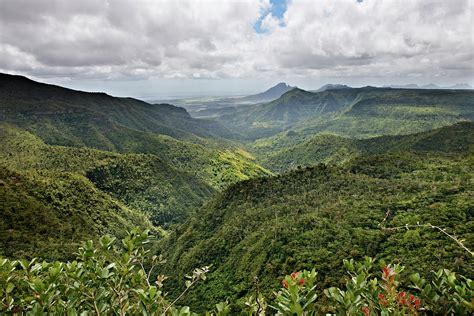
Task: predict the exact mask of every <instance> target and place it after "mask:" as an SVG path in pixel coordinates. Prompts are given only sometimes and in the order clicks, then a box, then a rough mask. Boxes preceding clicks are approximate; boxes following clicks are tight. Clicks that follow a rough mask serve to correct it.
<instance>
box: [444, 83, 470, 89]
mask: <svg viewBox="0 0 474 316" xmlns="http://www.w3.org/2000/svg"><path fill="white" fill-rule="evenodd" d="M446 89H472V86H471V85H469V84H467V83H457V84H455V85H452V86H449V87H446Z"/></svg>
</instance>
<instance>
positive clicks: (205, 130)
mask: <svg viewBox="0 0 474 316" xmlns="http://www.w3.org/2000/svg"><path fill="white" fill-rule="evenodd" d="M0 102H1V108H0V109H1V111H2V114H3V116H2V121H10V122H15V123H16V124H18V125H21V126H25V127H27V128H29V129H30V130H33V129H35V128H36V129H42V130H47V131H48V132H50V133H53V134H54V135H52V136H51V137H54V141H55V143H61V142H62V144H71V143H73V142H74V141H77V142H83V143H86V144H87V143H88V145H90V144H91V143H92V142H95V145H97V147H98V148H99V149H110V146H113V144H110V142H108V141H107V139H106V138H107V136H106V135H104V132H106V131H107V130H111V129H117V128H127V129H133V130H138V131H141V132H152V133H159V134H163V135H168V136H171V137H173V138H176V139H184V140H191V141H193V142H199V137H219V136H224V137H227V138H232V135H231V134H230V133H229V131H227V130H226V129H225V128H224V127H222V126H220V125H219V124H217V123H215V122H212V121H209V120H196V119H193V118H191V117H190V116H189V114H188V113H187V112H186V110H185V109H183V108H179V107H175V106H173V105H170V104H149V103H146V102H143V101H140V100H137V99H133V98H117V97H112V96H109V95H107V94H105V93H89V92H82V91H75V90H71V89H66V88H63V87H59V86H54V85H49V84H44V83H39V82H35V81H32V80H30V79H28V78H25V77H22V76H14V75H7V74H0ZM31 117H34V118H35V123H36V124H34V125H33V126H32V124H30V123H31V122H29V121H28V119H29V118H31ZM71 123H73V124H71ZM36 125H38V126H36ZM59 125H60V126H61V128H62V129H66V130H67V132H65V131H62V130H61V131H58V130H57V127H58V126H59ZM55 132H57V133H55ZM84 133H86V134H87V135H84ZM83 135H84V136H87V137H83ZM103 138H105V139H103Z"/></svg>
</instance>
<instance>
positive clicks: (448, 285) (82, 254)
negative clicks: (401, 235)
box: [0, 229, 474, 316]
mask: <svg viewBox="0 0 474 316" xmlns="http://www.w3.org/2000/svg"><path fill="white" fill-rule="evenodd" d="M152 237H153V236H152V235H150V234H149V231H147V230H145V231H141V230H139V229H134V230H132V231H130V232H129V233H127V235H126V236H125V237H124V238H123V239H122V240H121V242H120V243H118V242H117V241H116V238H114V237H111V236H109V235H106V236H103V237H101V238H100V239H99V242H98V243H97V244H94V242H93V241H92V240H90V241H87V242H84V243H83V244H82V246H81V247H80V248H79V249H78V251H77V257H76V259H75V260H74V261H68V262H58V261H53V262H46V261H39V260H36V259H33V260H30V261H28V260H10V259H2V258H0V312H1V313H2V314H10V315H23V314H25V315H46V314H55V315H112V314H114V315H197V314H195V313H193V312H192V311H191V309H190V308H189V307H187V306H185V305H186V294H187V292H188V291H192V287H193V286H194V285H195V284H196V283H198V282H206V274H207V273H208V272H209V270H210V269H212V268H210V267H203V268H196V269H194V270H193V271H191V273H190V275H188V276H186V281H185V286H186V288H185V290H184V291H183V292H182V293H181V294H180V295H179V296H178V297H176V298H174V299H172V298H169V297H168V296H167V293H166V287H167V286H169V284H167V281H166V280H167V277H166V276H164V275H157V274H156V273H155V271H156V270H154V269H155V268H156V266H157V265H159V264H162V263H163V258H161V257H158V256H156V255H153V256H151V252H150V245H152V243H151V239H152ZM343 266H344V268H345V270H346V271H347V275H346V284H345V286H344V287H342V288H336V287H330V288H326V289H322V288H321V287H320V285H319V284H318V283H317V268H314V269H312V270H311V271H308V270H303V271H298V272H293V273H291V275H287V276H285V277H284V278H283V279H282V280H281V286H280V289H279V290H278V291H276V292H274V293H273V295H272V297H264V296H263V295H262V293H260V292H259V289H258V279H256V280H255V289H254V294H250V295H249V296H247V297H246V299H245V301H244V302H243V304H241V305H240V306H236V305H232V304H231V302H229V301H224V302H220V303H217V304H215V306H214V307H213V308H212V307H211V308H212V309H210V310H209V311H207V312H203V313H202V314H203V315H221V316H222V315H230V314H235V313H238V314H242V315H267V314H275V315H317V314H324V313H330V314H336V315H364V316H368V315H420V314H435V315H441V314H444V315H467V314H469V313H472V312H473V311H474V304H473V303H474V302H473V294H474V282H473V281H472V280H470V279H468V278H466V277H464V276H461V275H457V274H456V273H454V272H452V271H450V270H447V269H440V270H439V271H436V272H432V273H431V276H430V279H429V280H427V279H425V278H423V277H421V276H420V274H419V273H415V274H412V275H410V276H409V277H408V279H406V280H403V281H402V280H401V279H400V275H401V272H402V271H403V270H404V267H403V266H400V265H398V264H394V265H391V264H385V263H381V265H378V264H377V263H376V261H375V260H374V259H372V258H369V257H366V258H365V259H364V260H361V261H354V260H344V261H343ZM320 295H323V296H324V297H325V298H324V300H323V303H321V301H320V302H319V303H317V302H316V299H317V297H318V296H320ZM207 303H209V305H210V302H207Z"/></svg>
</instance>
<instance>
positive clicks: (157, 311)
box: [0, 229, 225, 315]
mask: <svg viewBox="0 0 474 316" xmlns="http://www.w3.org/2000/svg"><path fill="white" fill-rule="evenodd" d="M151 237H152V236H151V235H149V232H148V231H146V230H145V231H140V230H136V229H135V230H132V231H131V232H129V233H128V234H127V235H126V236H125V237H124V239H122V242H121V244H117V243H116V239H115V238H114V237H111V236H108V235H106V236H103V237H101V238H100V239H99V242H98V244H97V245H94V243H93V241H92V240H90V241H87V242H84V243H83V245H82V246H81V247H80V248H79V250H78V252H77V257H76V260H74V261H70V262H58V261H56V262H46V261H43V262H40V261H38V260H36V259H33V260H31V261H27V260H8V259H0V302H1V304H0V312H2V313H13V314H27V315H45V314H63V315H65V314H67V315H83V314H92V313H93V314H96V315H110V314H114V315H130V314H132V315H137V314H142V315H161V314H163V315H165V314H166V315H191V313H190V312H189V308H186V307H183V308H177V307H176V306H175V305H174V303H176V302H169V301H168V300H167V298H166V294H165V292H164V290H163V281H164V280H165V279H166V278H165V277H164V276H161V275H159V276H157V277H156V278H154V279H152V272H153V269H154V268H156V266H157V265H158V264H162V263H163V260H162V259H161V258H159V257H157V256H152V257H151V258H149V252H150V250H149V249H148V246H149V243H150V238H151ZM207 271H208V269H207V268H203V269H196V270H195V271H194V272H193V275H192V276H191V277H190V280H191V282H192V283H191V284H190V285H189V286H191V285H193V284H195V283H196V282H198V281H199V280H204V279H205V273H206V272H207ZM217 315H225V314H224V313H222V312H219V313H218V314H217Z"/></svg>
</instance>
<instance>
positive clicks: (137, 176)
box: [0, 124, 214, 225]
mask: <svg viewBox="0 0 474 316" xmlns="http://www.w3.org/2000/svg"><path fill="white" fill-rule="evenodd" d="M0 135H1V136H2V137H1V138H0V161H1V162H2V165H3V166H4V167H7V168H8V169H9V170H16V171H18V172H31V173H44V174H46V175H48V176H47V177H50V178H51V179H50V181H51V183H52V184H54V185H60V183H55V182H56V181H55V179H54V175H57V176H58V177H62V175H64V174H67V175H71V176H74V177H77V178H80V179H82V181H83V182H84V183H88V185H90V186H94V185H95V186H96V188H95V192H98V194H102V193H107V194H109V195H110V197H112V198H113V199H116V200H118V201H121V202H122V203H123V204H124V205H127V206H128V207H131V208H133V209H135V210H137V211H140V212H141V214H146V215H147V216H148V217H150V218H151V219H152V220H153V221H154V222H155V224H158V225H164V224H171V223H176V222H181V221H183V220H184V219H185V218H186V216H187V215H188V213H189V212H191V211H192V210H194V208H196V207H197V206H199V205H201V203H202V202H203V200H204V199H206V198H207V197H209V196H210V195H211V194H212V193H213V192H214V190H213V189H212V188H211V187H210V186H209V185H206V184H205V183H203V182H202V181H199V180H198V179H196V177H195V176H193V175H191V174H188V173H185V172H182V171H179V170H176V169H175V168H173V167H171V166H169V165H168V164H167V163H166V162H164V161H163V160H161V159H159V158H158V157H157V156H155V155H143V154H119V153H111V152H105V151H99V150H94V149H89V148H73V147H63V146H52V145H46V144H45V143H44V142H42V141H41V140H39V139H38V138H37V137H35V136H34V135H32V134H31V133H29V132H26V131H23V130H20V129H18V128H16V127H11V126H8V125H5V124H3V125H1V124H0ZM59 182H60V181H59ZM97 188H98V189H100V190H101V191H102V192H100V191H98V190H97ZM78 202H80V201H78Z"/></svg>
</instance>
